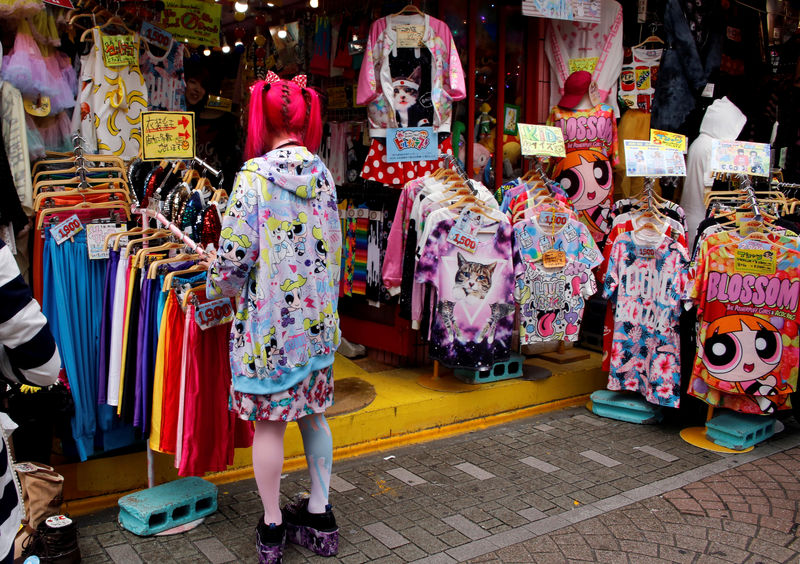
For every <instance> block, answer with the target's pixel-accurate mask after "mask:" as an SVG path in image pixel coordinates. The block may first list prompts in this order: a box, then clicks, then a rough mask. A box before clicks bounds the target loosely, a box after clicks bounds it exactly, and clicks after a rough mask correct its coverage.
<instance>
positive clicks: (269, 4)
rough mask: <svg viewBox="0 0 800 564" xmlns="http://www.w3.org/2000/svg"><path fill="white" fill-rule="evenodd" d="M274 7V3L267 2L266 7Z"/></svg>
mask: <svg viewBox="0 0 800 564" xmlns="http://www.w3.org/2000/svg"><path fill="white" fill-rule="evenodd" d="M274 7H275V4H273V3H272V2H267V8H274Z"/></svg>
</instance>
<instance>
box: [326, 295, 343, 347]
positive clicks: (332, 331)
mask: <svg viewBox="0 0 800 564" xmlns="http://www.w3.org/2000/svg"><path fill="white" fill-rule="evenodd" d="M322 326H323V329H322V338H323V340H324V341H325V342H326V343H333V344H334V345H338V344H339V338H338V336H337V335H336V316H335V315H334V313H333V306H332V305H331V304H328V305H326V306H325V308H324V309H323V310H322Z"/></svg>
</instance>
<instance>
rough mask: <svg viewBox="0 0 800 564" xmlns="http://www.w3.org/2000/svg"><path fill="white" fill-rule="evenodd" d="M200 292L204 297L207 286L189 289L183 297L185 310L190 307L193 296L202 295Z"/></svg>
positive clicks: (201, 285)
mask: <svg viewBox="0 0 800 564" xmlns="http://www.w3.org/2000/svg"><path fill="white" fill-rule="evenodd" d="M200 291H202V292H203V295H205V291H206V285H205V284H200V285H199V286H192V287H191V288H189V290H188V291H187V292H186V293H185V294H184V295H183V309H186V308H187V307H188V306H189V300H191V299H192V296H193V295H195V294H198V293H200Z"/></svg>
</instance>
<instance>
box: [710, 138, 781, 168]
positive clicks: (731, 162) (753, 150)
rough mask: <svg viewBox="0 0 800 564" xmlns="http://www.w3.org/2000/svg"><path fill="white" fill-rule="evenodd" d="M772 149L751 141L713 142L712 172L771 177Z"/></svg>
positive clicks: (765, 144)
mask: <svg viewBox="0 0 800 564" xmlns="http://www.w3.org/2000/svg"><path fill="white" fill-rule="evenodd" d="M769 167H770V147H769V145H768V144H767V143H751V142H749V141H720V140H719V139H714V140H713V141H712V142H711V170H712V171H714V172H724V173H728V174H752V175H753V176H769Z"/></svg>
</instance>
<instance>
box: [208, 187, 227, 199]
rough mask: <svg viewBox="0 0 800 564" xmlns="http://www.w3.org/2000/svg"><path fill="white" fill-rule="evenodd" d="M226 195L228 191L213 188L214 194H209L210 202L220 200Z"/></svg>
mask: <svg viewBox="0 0 800 564" xmlns="http://www.w3.org/2000/svg"><path fill="white" fill-rule="evenodd" d="M227 197H228V193H227V192H226V191H225V190H222V189H219V190H214V195H213V196H211V201H212V202H221V201H222V200H223V199H224V198H227Z"/></svg>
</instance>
